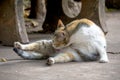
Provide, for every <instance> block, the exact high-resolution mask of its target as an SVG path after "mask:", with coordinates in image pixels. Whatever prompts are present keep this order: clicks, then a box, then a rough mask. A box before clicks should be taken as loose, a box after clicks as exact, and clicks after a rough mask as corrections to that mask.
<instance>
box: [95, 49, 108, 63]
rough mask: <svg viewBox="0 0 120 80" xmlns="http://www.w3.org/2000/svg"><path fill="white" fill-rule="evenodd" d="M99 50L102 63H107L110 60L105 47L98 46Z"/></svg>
mask: <svg viewBox="0 0 120 80" xmlns="http://www.w3.org/2000/svg"><path fill="white" fill-rule="evenodd" d="M97 51H98V53H99V55H100V60H99V62H100V63H107V62H109V59H108V55H107V52H106V49H105V48H103V47H98V48H97Z"/></svg>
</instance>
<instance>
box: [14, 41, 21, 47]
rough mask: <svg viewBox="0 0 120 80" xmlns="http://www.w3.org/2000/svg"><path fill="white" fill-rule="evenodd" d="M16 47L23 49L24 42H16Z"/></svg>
mask: <svg viewBox="0 0 120 80" xmlns="http://www.w3.org/2000/svg"><path fill="white" fill-rule="evenodd" d="M14 47H15V48H17V49H22V44H21V43H20V42H14Z"/></svg>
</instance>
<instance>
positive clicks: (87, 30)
mask: <svg viewBox="0 0 120 80" xmlns="http://www.w3.org/2000/svg"><path fill="white" fill-rule="evenodd" d="M106 47H107V45H106V39H105V35H104V33H103V31H102V30H101V29H100V28H99V27H98V26H97V25H96V24H95V23H93V22H92V21H91V20H88V19H80V20H75V21H72V22H71V23H69V24H68V25H66V26H65V25H64V24H63V23H62V21H61V20H59V21H58V26H57V30H56V31H55V33H54V35H53V38H52V39H51V40H40V41H37V42H33V43H30V44H21V43H20V42H15V43H14V51H15V52H16V53H17V54H18V55H19V56H21V57H23V58H25V59H41V58H43V57H47V56H48V59H47V64H48V65H52V64H54V63H59V62H70V61H95V60H99V62H101V63H106V62H109V60H108V56H107V53H106Z"/></svg>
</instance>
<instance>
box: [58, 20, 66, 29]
mask: <svg viewBox="0 0 120 80" xmlns="http://www.w3.org/2000/svg"><path fill="white" fill-rule="evenodd" d="M57 28H62V29H65V25H64V24H63V22H62V21H61V20H60V19H59V20H58V25H57Z"/></svg>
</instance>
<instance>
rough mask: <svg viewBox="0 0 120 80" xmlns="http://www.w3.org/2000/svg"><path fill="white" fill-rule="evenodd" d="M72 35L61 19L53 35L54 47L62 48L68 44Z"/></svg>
mask: <svg viewBox="0 0 120 80" xmlns="http://www.w3.org/2000/svg"><path fill="white" fill-rule="evenodd" d="M69 40H70V36H69V33H68V31H67V30H66V28H65V25H64V24H63V23H62V21H61V20H59V21H58V25H57V29H56V31H55V33H54V36H53V47H54V48H56V49H61V48H64V47H66V46H67V44H68V43H69Z"/></svg>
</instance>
